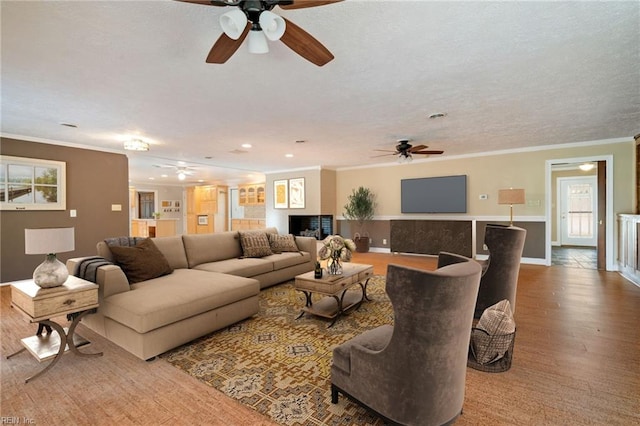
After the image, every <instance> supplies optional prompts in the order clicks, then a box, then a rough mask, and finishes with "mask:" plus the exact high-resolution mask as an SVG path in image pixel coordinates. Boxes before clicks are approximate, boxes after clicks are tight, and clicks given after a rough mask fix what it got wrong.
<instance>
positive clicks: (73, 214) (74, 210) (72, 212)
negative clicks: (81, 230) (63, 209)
mask: <svg viewBox="0 0 640 426" xmlns="http://www.w3.org/2000/svg"><path fill="white" fill-rule="evenodd" d="M69 216H71V217H76V216H78V212H77V211H76V209H71V210H69Z"/></svg>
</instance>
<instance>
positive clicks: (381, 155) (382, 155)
mask: <svg viewBox="0 0 640 426" xmlns="http://www.w3.org/2000/svg"><path fill="white" fill-rule="evenodd" d="M389 155H398V153H397V152H392V153H388V154H380V155H372V156H371V157H369V158H378V157H388V156H389Z"/></svg>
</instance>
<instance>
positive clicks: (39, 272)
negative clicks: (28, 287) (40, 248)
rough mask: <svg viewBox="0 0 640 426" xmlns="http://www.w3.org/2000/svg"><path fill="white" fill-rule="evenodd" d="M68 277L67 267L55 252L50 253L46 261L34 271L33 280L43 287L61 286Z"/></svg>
mask: <svg viewBox="0 0 640 426" xmlns="http://www.w3.org/2000/svg"><path fill="white" fill-rule="evenodd" d="M68 277H69V271H68V270H67V267H66V266H65V265H64V263H62V262H60V261H59V260H58V259H57V258H56V255H55V254H53V253H50V254H48V255H47V257H46V258H45V260H44V262H42V263H41V264H40V265H39V266H38V267H37V268H36V270H35V271H33V282H35V283H36V284H37V285H38V286H40V287H42V288H51V287H58V286H61V285H62V284H64V282H65V281H66V280H67V278H68Z"/></svg>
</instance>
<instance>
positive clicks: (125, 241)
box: [104, 237, 146, 247]
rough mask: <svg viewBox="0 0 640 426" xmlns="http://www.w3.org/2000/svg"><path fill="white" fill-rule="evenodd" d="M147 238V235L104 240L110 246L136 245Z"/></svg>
mask: <svg viewBox="0 0 640 426" xmlns="http://www.w3.org/2000/svg"><path fill="white" fill-rule="evenodd" d="M143 240H146V237H114V238H107V239H105V240H104V242H105V243H107V245H108V246H109V247H113V246H120V247H135V246H136V245H137V244H138V243H139V242H140V241H143Z"/></svg>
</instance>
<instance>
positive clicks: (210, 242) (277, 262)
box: [67, 228, 317, 360]
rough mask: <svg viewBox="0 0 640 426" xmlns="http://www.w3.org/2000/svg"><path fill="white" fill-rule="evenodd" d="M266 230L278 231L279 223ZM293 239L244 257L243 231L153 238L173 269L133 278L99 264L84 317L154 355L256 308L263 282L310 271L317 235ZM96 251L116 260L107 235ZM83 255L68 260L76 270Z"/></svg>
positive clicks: (145, 355)
mask: <svg viewBox="0 0 640 426" xmlns="http://www.w3.org/2000/svg"><path fill="white" fill-rule="evenodd" d="M251 232H256V231H251ZM263 232H265V233H266V234H269V233H271V234H277V230H276V229H275V228H267V229H266V230H264V231H263ZM289 238H293V239H294V241H295V246H296V247H297V250H296V251H293V250H292V251H282V252H278V253H273V254H268V255H266V256H263V257H246V256H244V254H245V253H246V251H244V252H243V245H242V244H241V241H240V233H238V232H222V233H215V234H198V235H182V236H175V237H161V238H152V239H151V240H152V241H153V242H154V245H155V247H157V249H158V250H159V251H160V252H161V253H162V255H164V258H166V260H167V262H168V264H169V266H170V268H171V270H172V272H171V273H169V274H166V275H162V276H159V277H156V278H152V279H148V280H145V281H141V282H136V283H132V284H130V283H129V279H128V278H127V276H126V275H125V273H124V272H123V270H122V269H121V268H120V267H119V266H117V265H115V264H112V265H103V266H100V267H99V268H97V269H96V274H95V281H96V283H97V284H98V285H99V287H100V288H99V291H98V296H99V302H100V307H99V308H98V311H97V313H96V314H93V315H88V316H86V317H85V318H84V319H83V321H82V322H83V324H85V325H86V326H87V327H89V328H90V329H92V330H94V331H95V332H97V333H98V334H100V335H102V336H104V337H106V338H107V339H109V340H111V341H112V342H114V343H116V344H118V345H119V346H121V347H122V348H124V349H126V350H127V351H129V352H131V353H132V354H134V355H136V356H137V357H139V358H141V359H144V360H147V359H150V358H153V357H154V356H156V355H159V354H161V353H163V352H166V351H167V350H169V349H172V348H175V347H177V346H179V345H182V344H184V343H187V342H189V341H191V340H193V339H196V338H198V337H201V336H203V335H206V334H208V333H211V332H213V331H216V330H219V329H221V328H223V327H226V326H228V325H231V324H233V323H235V322H238V321H240V320H242V319H245V318H248V317H250V316H252V315H254V314H256V313H257V312H258V295H259V293H260V290H261V289H262V288H265V287H268V286H271V285H274V284H277V283H281V282H284V281H288V280H290V279H292V278H294V277H295V276H296V275H298V274H301V273H304V272H307V271H310V270H312V269H313V268H314V265H315V262H316V251H317V248H316V239H315V238H310V237H289ZM243 241H244V240H243ZM97 250H98V256H100V257H103V258H105V259H108V260H114V257H113V254H112V252H111V249H110V248H109V246H108V245H107V244H106V243H105V242H99V243H98V245H97ZM84 259H86V258H74V259H70V260H68V261H67V267H68V269H69V273H70V274H75V273H77V272H78V268H79V265H80V264H81V262H82V261H83V260H84Z"/></svg>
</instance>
